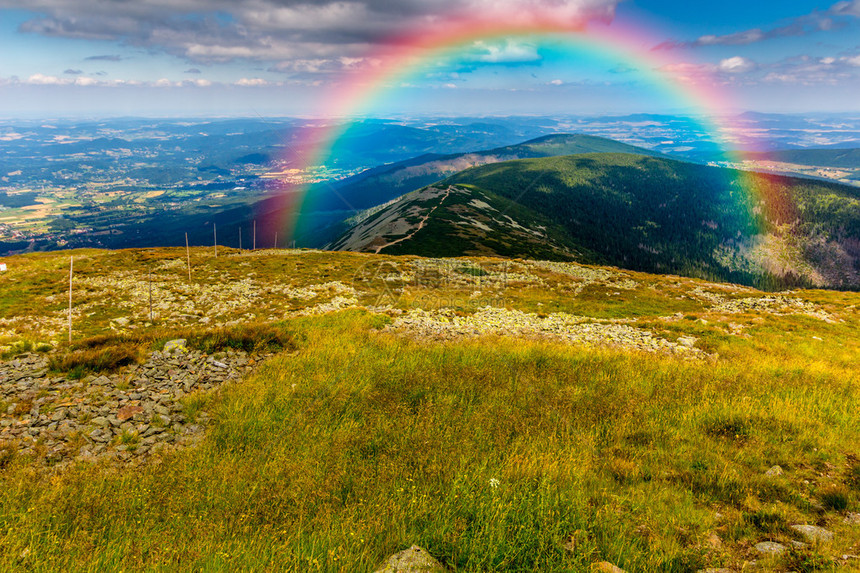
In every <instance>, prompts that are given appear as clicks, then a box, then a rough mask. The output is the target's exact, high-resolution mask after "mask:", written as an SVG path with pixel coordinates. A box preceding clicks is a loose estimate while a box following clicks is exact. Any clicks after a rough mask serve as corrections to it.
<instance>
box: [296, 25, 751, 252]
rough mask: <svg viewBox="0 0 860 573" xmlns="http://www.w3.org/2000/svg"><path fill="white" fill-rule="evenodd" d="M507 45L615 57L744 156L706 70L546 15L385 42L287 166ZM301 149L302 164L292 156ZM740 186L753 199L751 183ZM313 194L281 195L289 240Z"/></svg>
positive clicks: (618, 35)
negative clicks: (483, 48)
mask: <svg viewBox="0 0 860 573" xmlns="http://www.w3.org/2000/svg"><path fill="white" fill-rule="evenodd" d="M509 38H527V39H534V38H539V39H543V40H552V41H554V42H561V43H563V44H564V45H566V46H569V47H570V48H571V49H574V50H576V51H577V52H581V53H582V54H583V55H586V56H593V57H595V58H607V57H611V58H613V59H615V60H617V61H620V62H623V63H625V64H627V65H630V66H631V67H634V68H636V69H637V70H638V71H639V77H641V78H644V79H646V80H647V81H649V82H650V83H652V84H653V85H654V87H655V88H656V89H658V90H660V91H661V92H662V93H664V94H665V95H666V96H667V97H669V98H672V99H674V100H675V101H676V102H678V103H679V104H680V105H683V106H685V107H688V108H691V109H693V110H695V115H696V117H697V121H698V122H699V123H700V127H701V128H702V129H704V130H705V132H707V133H709V134H710V135H711V136H712V137H713V138H714V139H715V141H716V142H717V143H718V144H720V146H721V147H722V149H723V151H724V152H725V153H727V154H728V155H729V156H730V157H732V159H733V160H738V161H739V160H741V159H742V158H743V156H742V153H741V152H740V151H739V150H738V149H736V147H735V146H734V145H733V137H734V134H735V133H736V132H737V131H738V130H739V129H741V128H742V126H739V125H736V124H733V123H732V122H731V121H729V120H727V119H726V118H728V117H732V116H733V114H732V112H734V111H736V110H737V109H738V106H737V104H736V102H735V101H734V98H733V97H732V94H731V93H730V91H729V90H728V89H726V87H725V86H724V85H722V83H721V81H720V80H719V79H718V78H717V77H716V75H715V74H714V73H712V72H711V71H709V70H708V68H707V67H706V66H697V65H694V64H689V63H686V62H684V61H683V60H680V61H679V59H678V56H679V55H684V54H679V53H678V52H677V51H660V50H653V49H651V48H652V47H653V46H655V45H657V43H658V41H656V40H655V39H654V38H653V37H652V36H651V35H649V34H648V33H647V32H646V31H645V30H641V29H634V28H631V27H629V26H623V25H619V24H617V23H616V24H613V25H611V26H605V25H597V26H593V27H586V26H585V25H584V24H583V23H582V22H574V23H565V22H563V21H559V20H558V19H554V18H552V17H550V16H548V15H541V14H536V15H535V14H530V15H529V16H528V17H527V18H525V19H524V18H523V17H522V15H521V14H514V13H506V14H505V13H503V14H498V13H496V14H493V16H492V17H484V16H481V15H476V14H457V15H455V16H452V17H448V18H446V19H444V21H443V22H439V23H436V24H435V25H431V26H429V27H422V28H416V29H411V30H407V31H404V32H403V33H401V34H399V35H397V36H395V37H392V38H389V39H388V41H385V42H382V43H381V47H380V48H378V49H377V50H376V51H375V52H374V53H370V54H367V55H366V56H365V57H364V58H363V59H362V60H361V63H360V64H358V65H356V66H355V67H353V68H352V69H350V70H348V71H347V72H345V73H344V74H343V75H342V77H341V78H340V79H339V80H337V81H336V82H335V85H334V87H333V88H332V89H331V90H330V92H329V94H328V97H327V98H326V99H325V100H324V101H323V102H322V105H321V107H320V110H319V111H318V112H317V113H316V114H315V117H320V118H328V119H329V120H330V124H328V125H324V126H322V127H314V128H309V129H307V130H306V131H305V132H304V134H303V135H302V141H301V144H300V145H298V146H289V151H288V152H287V156H285V159H286V160H287V161H289V162H290V163H292V164H294V165H304V166H312V165H322V164H323V163H325V162H326V160H327V159H328V158H329V157H330V156H331V155H332V154H333V153H334V149H335V145H336V143H337V142H338V140H339V139H340V137H341V136H342V135H343V133H344V132H345V131H346V130H347V129H348V127H349V125H350V120H352V119H355V118H359V117H362V116H363V115H365V114H367V113H368V112H370V111H371V110H372V108H373V106H374V105H375V104H376V102H378V101H380V100H382V99H383V98H384V97H385V95H386V93H387V92H389V91H390V90H392V89H394V88H395V87H396V86H399V85H402V84H404V83H406V82H408V79H409V77H410V75H411V74H413V73H415V72H416V70H420V69H421V67H422V65H423V64H424V63H426V62H427V61H429V60H430V59H432V58H440V57H444V56H447V55H452V54H456V53H457V52H459V51H462V50H465V49H468V48H470V47H471V46H473V45H474V44H475V42H478V41H496V40H505V39H509ZM297 148H299V149H302V156H301V157H299V156H297V154H298V152H295V150H296V149H297ZM742 179H743V180H742V181H741V184H742V185H743V186H744V187H745V188H747V190H748V192H749V193H750V194H751V195H753V196H756V195H759V193H758V192H757V191H756V190H755V187H756V185H755V183H754V181H753V180H752V177H751V176H750V177H742ZM308 189H309V187H308V186H299V187H296V188H292V189H289V190H288V191H287V192H286V193H285V194H284V195H283V197H284V205H283V207H284V209H283V212H284V213H285V217H284V221H283V222H282V225H281V228H283V229H285V230H286V233H285V234H284V236H291V235H294V233H295V232H296V226H297V224H298V217H299V213H300V212H301V211H302V209H303V208H306V205H304V204H305V203H306V202H307V201H306V198H307V195H308Z"/></svg>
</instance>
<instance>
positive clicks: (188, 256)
mask: <svg viewBox="0 0 860 573" xmlns="http://www.w3.org/2000/svg"><path fill="white" fill-rule="evenodd" d="M185 256H186V257H187V258H188V284H191V249H190V248H188V233H185Z"/></svg>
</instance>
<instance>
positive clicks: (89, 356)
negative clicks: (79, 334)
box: [48, 344, 141, 378]
mask: <svg viewBox="0 0 860 573" xmlns="http://www.w3.org/2000/svg"><path fill="white" fill-rule="evenodd" d="M140 354H141V352H140V349H139V348H138V347H137V346H133V345H131V344H121V345H116V346H105V347H102V348H89V349H84V350H75V351H72V352H69V353H68V354H63V355H59V356H52V357H51V359H50V360H49V361H48V365H49V366H50V368H51V369H52V370H56V371H59V372H68V373H69V374H70V377H71V378H80V377H82V376H83V374H85V373H87V372H110V371H113V370H116V369H118V368H120V367H122V366H127V365H129V364H133V363H135V362H137V361H138V360H139V359H140Z"/></svg>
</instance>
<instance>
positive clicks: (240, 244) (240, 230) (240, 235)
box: [239, 227, 242, 251]
mask: <svg viewBox="0 0 860 573" xmlns="http://www.w3.org/2000/svg"><path fill="white" fill-rule="evenodd" d="M239 250H240V251H241V250H242V227H239Z"/></svg>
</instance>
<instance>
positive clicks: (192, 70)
mask: <svg viewBox="0 0 860 573" xmlns="http://www.w3.org/2000/svg"><path fill="white" fill-rule="evenodd" d="M182 73H183V74H202V73H203V72H201V71H200V70H198V69H197V68H189V69H187V70H185V71H184V72H182Z"/></svg>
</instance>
